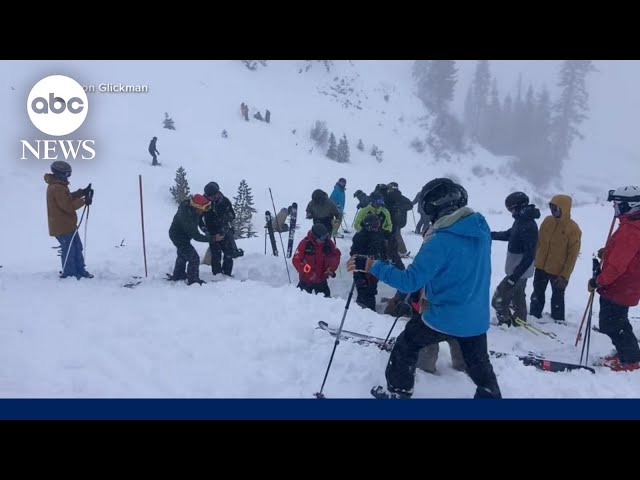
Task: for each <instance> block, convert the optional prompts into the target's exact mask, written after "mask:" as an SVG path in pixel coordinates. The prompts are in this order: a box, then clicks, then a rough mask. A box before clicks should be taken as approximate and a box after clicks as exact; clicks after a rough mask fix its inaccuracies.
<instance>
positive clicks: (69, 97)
mask: <svg viewBox="0 0 640 480" xmlns="http://www.w3.org/2000/svg"><path fill="white" fill-rule="evenodd" d="M88 111H89V102H88V100H87V94H86V93H85V91H84V89H83V88H82V86H81V85H80V84H79V83H78V82H76V81H75V80H73V79H72V78H69V77H66V76H64V75H51V76H49V77H46V78H43V79H42V80H40V81H39V82H38V83H36V84H35V85H34V86H33V88H32V89H31V92H30V93H29V97H28V98H27V113H28V114H29V119H30V120H31V123H33V125H34V126H35V127H36V128H37V129H38V130H40V131H41V132H42V133H45V134H47V135H51V136H54V137H62V136H65V135H69V134H71V133H73V132H75V131H76V130H77V129H78V128H80V126H81V125H82V124H83V123H84V121H85V119H86V118H87V113H88ZM20 142H21V143H22V157H21V159H22V160H26V159H27V158H29V154H31V156H32V157H35V158H37V159H41V160H58V159H61V158H64V159H65V160H70V159H73V160H75V159H77V158H80V159H82V160H91V159H93V158H95V156H96V151H95V149H94V147H95V140H35V141H34V144H32V143H30V142H29V141H27V140H20Z"/></svg>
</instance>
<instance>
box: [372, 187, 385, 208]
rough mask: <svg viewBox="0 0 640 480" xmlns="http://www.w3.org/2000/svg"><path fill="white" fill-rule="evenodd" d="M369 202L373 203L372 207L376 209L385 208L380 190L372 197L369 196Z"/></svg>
mask: <svg viewBox="0 0 640 480" xmlns="http://www.w3.org/2000/svg"><path fill="white" fill-rule="evenodd" d="M369 201H370V202H371V205H373V206H374V207H382V206H384V197H383V196H382V193H380V191H379V190H376V191H375V192H373V193H372V194H371V195H369Z"/></svg>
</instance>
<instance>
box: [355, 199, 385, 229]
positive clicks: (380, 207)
mask: <svg viewBox="0 0 640 480" xmlns="http://www.w3.org/2000/svg"><path fill="white" fill-rule="evenodd" d="M369 201H370V202H371V203H369V205H367V206H366V207H364V208H361V209H360V210H358V214H357V215H356V219H355V221H354V222H353V227H354V228H355V229H356V232H359V231H360V230H361V229H362V220H364V217H366V216H367V215H369V214H370V213H373V214H374V215H377V216H378V217H379V218H380V225H382V230H386V231H387V232H391V226H392V225H391V215H390V214H389V210H387V209H386V207H385V206H384V198H383V196H382V194H381V193H380V192H373V193H372V194H371V195H370V196H369Z"/></svg>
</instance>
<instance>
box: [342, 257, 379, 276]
mask: <svg viewBox="0 0 640 480" xmlns="http://www.w3.org/2000/svg"><path fill="white" fill-rule="evenodd" d="M374 261H375V260H374V259H373V258H369V257H367V256H366V255H354V256H353V257H351V258H350V259H349V261H348V262H347V272H365V273H367V272H369V269H370V268H371V265H373V262H374Z"/></svg>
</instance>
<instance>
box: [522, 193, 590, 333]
mask: <svg viewBox="0 0 640 480" xmlns="http://www.w3.org/2000/svg"><path fill="white" fill-rule="evenodd" d="M571 204H572V200H571V197H570V196H568V195H556V196H554V197H553V198H552V199H551V201H550V202H549V208H550V209H551V215H549V216H548V217H547V218H545V219H544V221H543V222H542V225H541V226H540V232H539V234H538V245H537V248H536V259H535V263H534V265H535V273H534V277H533V294H532V295H531V305H530V307H529V313H530V314H531V315H533V316H534V317H536V318H542V309H543V308H544V303H545V291H546V289H547V284H548V283H549V282H551V318H553V319H554V320H555V321H556V323H564V291H565V289H566V288H567V285H568V284H569V278H570V277H571V273H572V272H573V268H574V266H575V264H576V260H577V258H578V254H579V253H580V242H581V239H582V231H581V230H580V227H578V224H577V223H576V222H574V221H573V220H572V219H571Z"/></svg>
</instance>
